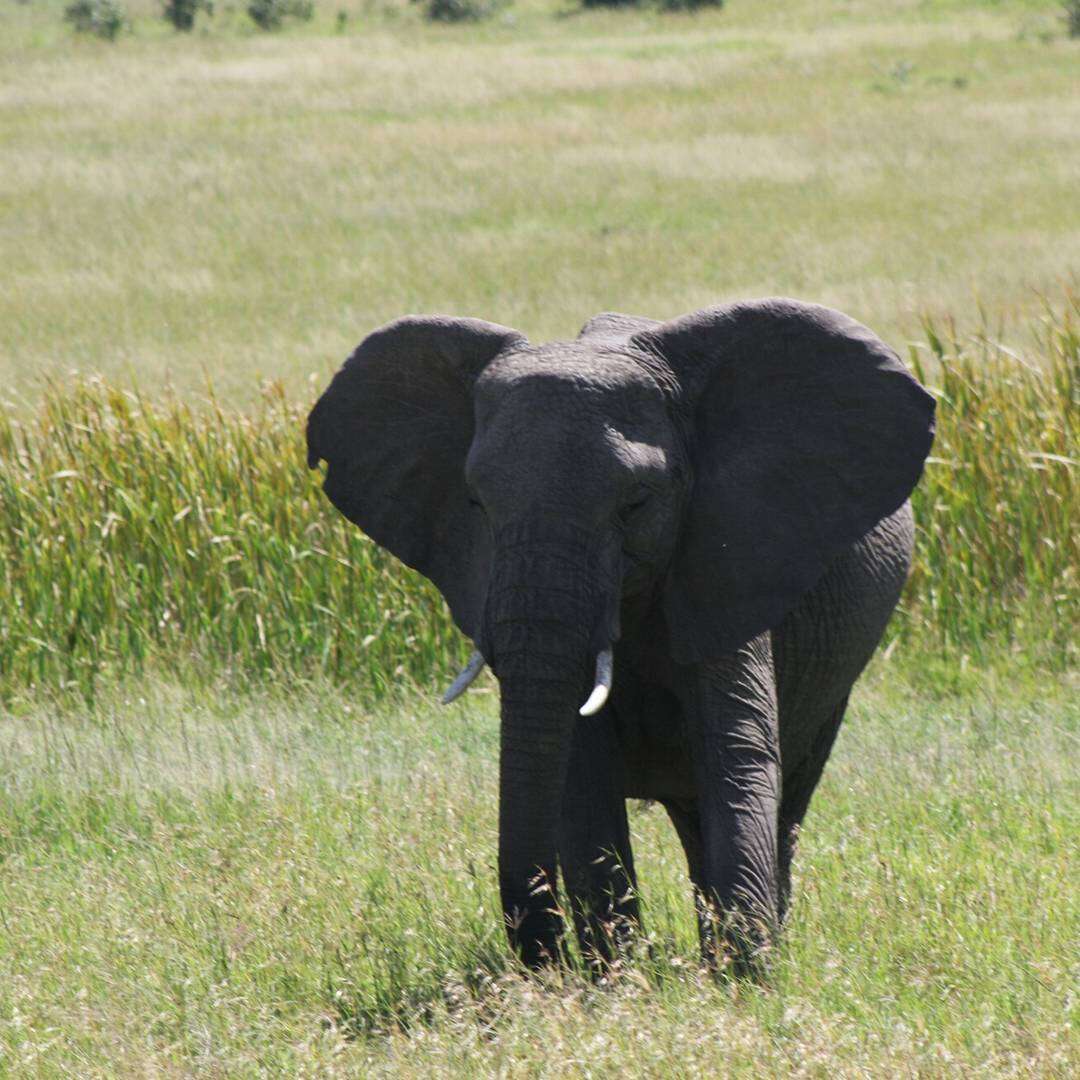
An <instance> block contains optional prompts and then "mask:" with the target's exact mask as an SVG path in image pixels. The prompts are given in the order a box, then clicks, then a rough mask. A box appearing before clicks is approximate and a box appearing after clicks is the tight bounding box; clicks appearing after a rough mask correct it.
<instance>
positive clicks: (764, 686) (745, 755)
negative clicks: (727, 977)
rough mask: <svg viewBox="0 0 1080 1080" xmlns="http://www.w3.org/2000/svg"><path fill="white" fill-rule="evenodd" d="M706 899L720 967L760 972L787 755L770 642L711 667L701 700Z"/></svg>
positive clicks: (770, 921) (697, 695) (699, 775)
mask: <svg viewBox="0 0 1080 1080" xmlns="http://www.w3.org/2000/svg"><path fill="white" fill-rule="evenodd" d="M693 715H694V735H693V737H694V740H695V747H694V748H695V751H696V752H695V755H694V757H695V771H696V780H697V785H698V791H699V806H700V816H701V842H702V856H701V891H702V893H703V895H704V899H705V901H706V903H707V904H708V906H709V908H710V910H711V915H712V917H713V919H714V921H715V930H714V933H713V934H712V935H711V940H712V941H713V942H715V946H714V948H715V954H714V960H715V962H716V963H717V964H719V965H722V966H726V965H727V964H728V963H730V964H731V965H732V967H733V969H734V971H735V972H736V973H738V974H754V973H758V972H760V971H761V970H762V969H763V967H764V964H765V960H766V957H767V953H768V949H769V947H770V945H771V942H772V938H773V935H774V933H775V930H776V922H777V815H778V808H779V800H780V782H781V781H780V749H779V732H778V727H777V708H776V690H775V680H774V676H773V664H772V649H771V644H770V639H769V636H768V635H767V634H766V635H762V636H761V637H758V638H755V639H754V640H753V641H751V642H750V643H748V644H747V645H746V646H744V647H743V648H742V649H740V650H739V651H738V652H737V653H735V654H734V655H732V656H729V657H726V658H725V659H724V660H723V661H719V662H714V663H711V664H708V665H703V666H702V667H701V668H700V669H699V670H698V671H697V673H696V683H695V686H694V693H693Z"/></svg>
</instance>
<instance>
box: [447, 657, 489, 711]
mask: <svg viewBox="0 0 1080 1080" xmlns="http://www.w3.org/2000/svg"><path fill="white" fill-rule="evenodd" d="M483 670H484V657H483V655H482V654H481V653H479V652H474V653H473V654H472V656H470V657H469V662H468V663H467V664H466V665H465V666H464V667H463V668H462V669H461V674H460V675H459V676H458V677H457V678H456V679H455V680H454V681H453V682H452V683H451V684H450V689H449V690H447V691H446V693H445V694H443V696H442V703H443V704H444V705H449V704H450V702H451V701H456V700H457V699H458V698H459V697H461V695H462V694H464V693H465V691H466V690H468V689H469V684H470V683H471V682H472V681H473V680H474V679H475V678H476V676H477V675H479V674H480V672H481V671H483Z"/></svg>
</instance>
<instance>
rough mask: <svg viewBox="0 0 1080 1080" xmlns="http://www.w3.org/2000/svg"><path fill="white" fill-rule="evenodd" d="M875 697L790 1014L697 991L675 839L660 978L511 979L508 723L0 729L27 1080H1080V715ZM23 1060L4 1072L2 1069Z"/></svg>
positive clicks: (332, 700) (794, 969) (828, 855)
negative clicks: (506, 934) (473, 1078)
mask: <svg viewBox="0 0 1080 1080" xmlns="http://www.w3.org/2000/svg"><path fill="white" fill-rule="evenodd" d="M873 682H874V686H872V687H871V688H870V689H868V690H865V691H864V692H863V693H862V694H861V695H860V698H859V702H858V705H857V707H856V709H855V712H854V715H853V716H852V718H851V720H850V722H849V723H848V725H847V726H846V728H845V730H844V732H843V733H842V735H841V738H840V743H839V746H838V749H837V751H836V753H835V755H834V759H833V761H832V762H831V763H830V766H829V769H828V770H827V772H826V777H825V781H824V786H823V788H822V790H821V792H820V793H819V795H818V797H817V800H816V802H815V804H814V806H813V807H812V809H811V813H810V817H809V819H808V821H807V826H806V830H805V833H804V842H803V847H802V849H801V858H800V862H799V864H798V874H797V885H796V889H797V895H798V899H797V903H796V908H795V912H794V918H793V922H792V926H791V930H790V933H789V935H788V937H787V940H786V942H785V947H784V950H783V954H782V959H781V961H780V963H779V966H778V970H777V972H776V975H775V978H774V980H773V982H772V984H771V985H770V986H769V987H767V988H757V989H755V988H751V987H742V988H739V989H737V990H736V989H733V988H731V987H716V986H713V985H711V984H710V982H709V981H708V980H707V979H703V978H702V976H700V975H699V974H698V973H697V971H696V969H695V966H694V957H695V945H694V929H693V925H692V914H691V911H692V909H691V904H690V901H689V893H688V887H687V884H686V881H685V873H684V870H683V867H682V855H681V850H680V849H679V845H678V841H677V840H676V838H675V836H674V833H673V832H672V831H671V829H670V827H669V826H668V824H667V820H666V817H665V815H664V814H663V812H662V811H661V810H660V809H659V807H654V808H646V807H639V808H638V809H637V810H635V812H634V813H633V815H632V825H633V830H634V833H635V845H636V848H637V851H638V855H639V858H638V863H639V866H640V868H641V873H642V886H641V888H642V894H643V898H644V902H645V905H646V912H647V919H648V925H649V930H650V933H651V939H652V941H653V943H654V952H653V956H652V957H651V958H649V959H642V960H641V961H640V962H639V963H638V964H637V965H636V967H634V968H633V969H631V970H630V971H629V972H628V973H627V974H626V975H625V976H624V977H623V978H622V979H620V980H617V981H616V983H615V985H614V986H613V987H612V988H610V989H607V990H603V989H590V988H588V987H587V985H586V984H585V983H584V982H583V981H581V980H580V979H579V978H578V977H576V976H572V975H568V976H566V977H565V980H564V983H563V985H561V986H558V987H555V988H553V989H549V990H544V989H541V988H539V987H536V986H530V985H528V984H527V983H526V982H523V981H521V980H519V979H518V978H516V977H513V976H511V975H510V974H509V973H508V961H507V959H506V953H505V951H504V948H503V939H502V934H501V931H500V930H499V927H498V922H497V917H496V915H495V912H496V911H497V910H498V898H497V895H496V890H495V875H494V868H493V861H494V850H495V827H496V820H495V776H494V769H493V768H492V762H493V761H494V758H495V755H496V752H497V745H498V733H497V718H496V713H495V710H494V707H493V702H494V699H493V698H492V697H491V696H490V695H480V697H479V698H472V699H470V703H469V704H468V705H467V706H466V707H465V708H462V709H454V710H440V711H438V712H434V711H432V710H431V709H430V708H429V707H426V706H419V705H417V704H416V703H415V702H413V703H411V704H405V705H402V706H401V707H399V708H395V709H393V710H391V711H387V712H378V713H375V714H371V715H367V714H360V713H358V712H356V711H355V710H352V709H351V707H350V703H349V698H348V696H347V695H345V694H342V693H341V692H340V691H336V690H333V689H330V688H327V687H313V688H311V689H309V690H308V691H306V692H304V693H302V694H299V695H297V694H290V695H286V696H282V695H276V694H270V695H257V696H255V697H249V698H247V699H244V700H240V699H237V698H234V697H231V696H229V695H226V696H225V697H224V698H223V699H215V698H214V697H213V696H212V695H207V694H192V693H191V692H190V691H188V690H184V689H181V688H178V687H177V686H175V685H169V684H162V683H143V684H141V685H139V686H138V687H136V688H135V689H133V690H131V691H129V692H117V693H116V694H115V695H113V696H112V697H111V698H110V699H109V700H107V701H102V702H101V703H100V704H99V706H98V707H97V708H96V709H94V710H93V711H79V712H75V713H70V712H69V713H67V714H65V715H63V716H57V715H56V713H55V712H53V711H52V710H51V709H50V708H49V707H48V706H47V705H45V704H42V705H41V706H40V707H38V708H36V709H34V710H32V711H30V712H29V713H27V714H25V715H21V716H18V717H12V718H10V719H9V720H8V721H6V722H5V723H3V724H2V725H0V761H2V762H3V765H2V770H3V771H2V773H0V822H2V829H0V853H2V855H3V860H4V861H3V866H4V877H3V881H2V884H0V914H2V917H3V925H2V929H3V936H2V940H0V969H2V970H3V971H4V972H5V976H4V979H3V980H2V982H0V1046H4V1047H6V1053H7V1064H8V1065H9V1066H10V1067H11V1068H12V1069H13V1070H20V1069H21V1070H25V1071H26V1072H27V1073H28V1074H34V1075H53V1074H55V1073H57V1072H60V1071H63V1070H65V1069H66V1070H68V1071H69V1072H71V1073H73V1074H77V1075H80V1076H85V1075H94V1074H97V1075H114V1074H116V1073H122V1074H138V1075H147V1074H156V1073H160V1072H164V1073H166V1074H172V1073H182V1074H190V1073H195V1074H198V1075H210V1076H215V1075H218V1076H237V1075H248V1074H252V1073H255V1072H258V1071H263V1072H265V1073H268V1074H271V1075H274V1074H277V1075H280V1074H281V1073H282V1072H285V1073H290V1074H291V1073H301V1074H307V1075H325V1074H326V1073H334V1072H336V1073H339V1074H345V1075H371V1074H372V1073H376V1072H380V1071H381V1072H385V1073H392V1074H395V1075H412V1074H420V1075H431V1074H432V1073H433V1072H434V1073H435V1074H436V1075H441V1074H445V1073H447V1072H456V1073H461V1074H464V1075H486V1074H491V1075H525V1076H541V1075H546V1076H567V1077H570V1076H580V1075H583V1074H586V1075H596V1076H612V1077H615V1076H626V1075H653V1076H687V1077H690V1076H699V1075H704V1074H707V1073H710V1072H718V1073H720V1074H721V1075H745V1076H754V1077H759V1076H763V1075H772V1074H775V1073H784V1074H794V1075H813V1076H838V1075H852V1076H853V1075H866V1074H867V1073H870V1074H872V1075H877V1076H910V1075H916V1074H918V1075H942V1076H944V1075H950V1076H955V1075H974V1074H993V1075H1015V1076H1054V1075H1057V1076H1062V1077H1065V1076H1070V1075H1075V1073H1076V1070H1077V1068H1078V1067H1080V1052H1078V1050H1080V1047H1078V1045H1077V1039H1076V1030H1075V1025H1076V1020H1077V1016H1076V998H1075V995H1076V978H1077V975H1078V974H1080V973H1078V971H1077V967H1076V950H1075V945H1076V940H1077V934H1078V932H1080V911H1078V904H1077V894H1076V889H1075V878H1074V877H1070V861H1071V862H1072V870H1075V856H1076V836H1077V835H1078V830H1080V813H1078V808H1080V784H1078V782H1077V776H1076V772H1075V769H1074V768H1073V767H1072V762H1073V761H1074V759H1075V753H1076V735H1077V720H1078V712H1080V710H1078V709H1077V705H1076V699H1075V695H1074V696H1073V697H1072V700H1071V702H1070V700H1069V697H1068V695H1067V694H1065V693H1058V692H1054V691H1053V690H1050V691H1048V690H1047V688H1046V687H1045V686H1039V687H1036V686H1034V685H1032V686H1029V687H1027V688H1026V689H1023V690H1017V689H1016V688H1013V689H1011V690H1010V689H1008V688H1005V689H1002V688H1000V687H997V688H995V687H992V686H984V689H983V692H982V693H978V694H976V695H975V696H973V697H972V698H970V699H954V698H948V697H946V698H937V699H934V698H932V697H926V696H919V697H912V696H909V695H905V694H902V693H899V692H897V691H895V690H889V689H888V687H889V685H890V684H889V682H888V681H886V680H885V679H884V678H881V677H880V673H879V677H878V678H876V679H875V680H873ZM3 1052H4V1051H2V1050H0V1053H3Z"/></svg>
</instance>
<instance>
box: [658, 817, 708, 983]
mask: <svg viewBox="0 0 1080 1080" xmlns="http://www.w3.org/2000/svg"><path fill="white" fill-rule="evenodd" d="M663 806H664V809H665V810H666V811H667V814H668V817H669V818H670V819H671V824H672V825H673V826H674V827H675V832H676V834H677V835H678V837H679V840H680V842H681V843H682V846H683V851H684V852H685V853H686V870H687V874H688V876H689V878H690V884H691V885H692V886H693V888H694V911H695V913H696V915H697V925H698V940H699V942H700V943H701V962H702V963H703V964H706V965H709V964H712V962H713V959H714V958H715V956H716V934H715V928H716V920H715V918H714V917H713V913H712V910H711V909H710V907H709V905H708V903H707V902H706V899H705V842H704V840H703V839H702V836H701V816H700V814H699V811H698V804H697V802H696V801H695V800H692V799H665V800H663Z"/></svg>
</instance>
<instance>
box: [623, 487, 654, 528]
mask: <svg viewBox="0 0 1080 1080" xmlns="http://www.w3.org/2000/svg"><path fill="white" fill-rule="evenodd" d="M648 501H649V496H648V494H646V493H644V492H641V493H639V494H638V495H637V496H635V498H634V501H633V502H630V503H627V504H626V505H625V506H624V507H623V508H622V511H621V517H622V519H623V521H626V520H627V519H628V518H631V517H633V516H634V514H635V513H637V511H638V510H640V509H641V508H642V507H643V506H644V505H645V504H646V503H647V502H648Z"/></svg>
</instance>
